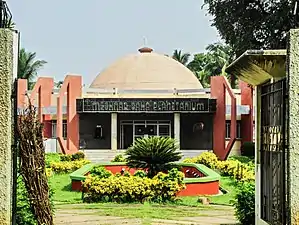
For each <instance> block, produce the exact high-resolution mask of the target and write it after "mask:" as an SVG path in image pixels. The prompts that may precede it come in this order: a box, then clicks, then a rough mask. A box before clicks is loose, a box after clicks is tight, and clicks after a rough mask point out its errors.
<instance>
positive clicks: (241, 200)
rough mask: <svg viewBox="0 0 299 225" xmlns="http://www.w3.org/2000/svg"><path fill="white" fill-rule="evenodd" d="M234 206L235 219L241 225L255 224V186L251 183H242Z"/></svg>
mask: <svg viewBox="0 0 299 225" xmlns="http://www.w3.org/2000/svg"><path fill="white" fill-rule="evenodd" d="M234 206H235V214H236V217H237V218H238V220H239V221H240V222H241V223H242V224H246V225H254V224H255V186H254V183H253V182H244V183H243V184H242V186H240V187H239V190H238V193H237V195H236V200H235V203H234Z"/></svg>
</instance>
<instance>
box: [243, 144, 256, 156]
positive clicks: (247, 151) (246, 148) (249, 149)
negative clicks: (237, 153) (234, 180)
mask: <svg viewBox="0 0 299 225" xmlns="http://www.w3.org/2000/svg"><path fill="white" fill-rule="evenodd" d="M241 154H242V155H243V156H248V157H254V155H255V144H254V142H244V143H243V144H242V146H241Z"/></svg>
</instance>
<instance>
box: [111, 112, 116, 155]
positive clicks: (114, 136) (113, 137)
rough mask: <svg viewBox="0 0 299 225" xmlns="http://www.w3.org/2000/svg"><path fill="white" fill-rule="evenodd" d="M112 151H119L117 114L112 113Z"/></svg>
mask: <svg viewBox="0 0 299 225" xmlns="http://www.w3.org/2000/svg"><path fill="white" fill-rule="evenodd" d="M111 150H114V151H116V150H117V113H111Z"/></svg>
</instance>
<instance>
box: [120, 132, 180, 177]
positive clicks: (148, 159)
mask: <svg viewBox="0 0 299 225" xmlns="http://www.w3.org/2000/svg"><path fill="white" fill-rule="evenodd" d="M178 149H179V145H178V143H177V142H176V141H175V140H174V139H172V138H170V137H156V136H155V137H148V138H140V139H137V140H136V141H135V143H134V144H133V145H132V146H131V147H129V148H128V149H127V151H126V153H125V155H126V156H127V162H128V163H127V165H128V166H129V167H130V168H138V169H144V170H146V171H147V174H148V177H150V178H152V177H154V176H155V175H156V174H157V173H158V172H165V171H168V170H170V169H172V168H175V167H177V165H175V164H174V162H176V161H179V160H180V159H181V158H182V154H181V153H180V152H179V151H178Z"/></svg>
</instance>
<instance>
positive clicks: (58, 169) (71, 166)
mask: <svg viewBox="0 0 299 225" xmlns="http://www.w3.org/2000/svg"><path fill="white" fill-rule="evenodd" d="M89 163H90V161H88V160H77V161H70V162H68V161H63V162H53V163H51V165H50V166H51V169H52V171H53V172H55V173H70V172H73V171H75V170H77V169H79V168H81V167H82V166H84V165H86V164H89Z"/></svg>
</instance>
